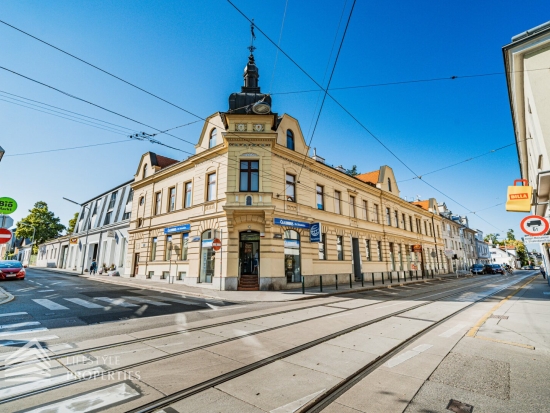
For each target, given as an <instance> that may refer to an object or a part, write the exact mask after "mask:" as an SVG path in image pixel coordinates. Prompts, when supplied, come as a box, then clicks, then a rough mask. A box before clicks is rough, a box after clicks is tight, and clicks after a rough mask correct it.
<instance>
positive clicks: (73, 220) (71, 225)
mask: <svg viewBox="0 0 550 413" xmlns="http://www.w3.org/2000/svg"><path fill="white" fill-rule="evenodd" d="M77 218H78V212H75V213H74V217H72V218H71V219H69V228H67V234H72V233H73V232H74V227H76V219H77Z"/></svg>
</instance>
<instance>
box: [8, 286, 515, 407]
mask: <svg viewBox="0 0 550 413" xmlns="http://www.w3.org/2000/svg"><path fill="white" fill-rule="evenodd" d="M501 278H502V277H501V276H493V277H490V278H485V279H483V280H479V281H478V280H476V281H474V282H472V283H468V284H467V285H464V286H460V287H458V288H455V289H453V290H445V291H440V292H435V293H434V291H433V290H432V291H424V292H421V293H418V294H412V295H410V296H406V297H399V298H398V297H396V298H394V299H391V298H389V299H386V300H383V301H379V302H376V303H369V304H366V305H364V306H358V307H353V308H349V309H342V311H340V312H337V313H330V314H323V315H320V316H316V317H312V318H308V319H305V320H298V321H295V322H292V323H288V324H284V325H281V326H276V327H271V328H265V329H262V330H258V331H255V332H251V333H247V334H243V335H239V336H236V337H231V338H227V339H222V340H220V341H216V342H213V343H209V344H205V345H202V346H197V347H193V348H190V349H186V350H182V351H179V352H175V353H171V354H166V355H164V356H160V357H155V358H152V359H149V360H144V361H141V362H137V363H133V364H128V365H125V366H123V367H119V368H113V369H109V370H105V371H103V372H98V373H97V374H92V375H90V376H88V377H86V376H82V377H79V378H76V379H74V380H68V381H66V382H62V383H58V384H55V385H52V386H47V387H43V388H40V389H36V390H33V391H29V392H26V393H24V394H18V395H14V396H11V397H7V398H4V399H2V400H0V405H2V404H6V403H9V402H13V401H16V400H20V399H24V398H27V397H30V396H35V395H39V394H43V393H47V392H50V391H53V390H57V389H61V388H63V387H67V386H70V385H74V384H78V383H80V382H84V381H88V380H92V379H96V378H101V377H103V376H107V375H109V374H112V373H113V372H115V373H116V372H123V371H125V370H135V369H136V368H138V367H140V366H144V365H146V364H151V363H155V362H159V361H163V360H167V359H170V358H174V357H176V356H180V355H183V354H187V353H192V352H194V351H199V350H204V349H207V348H209V347H214V346H217V345H220V344H225V343H229V342H232V341H236V340H241V339H244V338H247V337H251V336H254V335H257V334H262V333H266V332H269V331H274V330H278V329H282V328H285V327H290V326H293V325H297V324H301V323H306V322H309V321H312V320H317V319H321V318H325V317H329V316H332V315H335V314H342V313H345V312H349V311H353V310H357V309H360V308H365V307H369V306H373V305H376V304H383V303H386V302H391V301H398V299H404V300H407V299H409V298H414V297H416V298H414V299H412V300H411V301H419V300H423V299H427V298H430V297H433V296H437V295H441V294H445V293H447V292H449V291H456V290H459V291H457V292H454V293H452V294H447V295H445V296H443V297H440V298H438V299H435V300H430V301H427V302H425V303H420V304H417V305H414V306H411V307H407V308H405V309H402V310H398V311H395V312H393V313H389V314H386V315H384V316H381V317H378V318H376V319H372V320H369V321H367V322H364V323H361V324H358V325H355V326H353V327H349V328H346V329H343V330H339V331H337V332H335V333H332V334H330V335H327V336H324V337H321V338H319V339H317V340H314V341H312V342H309V343H306V344H304V345H301V346H298V347H296V348H293V349H290V350H287V351H284V352H282V353H279V354H276V355H274V356H271V357H268V358H266V359H263V360H260V361H258V362H255V363H252V364H250V365H247V366H244V367H242V368H240V369H237V370H234V371H232V372H228V373H226V374H224V375H221V376H217V377H215V378H212V379H210V380H207V381H206V382H203V383H200V384H198V385H196V386H192V387H190V388H188V389H184V390H182V391H180V392H186V391H190V392H191V393H190V394H187V395H185V396H184V397H181V398H179V399H178V400H181V399H183V398H186V397H189V396H191V395H193V394H196V393H198V392H200V391H202V390H204V389H205V388H209V387H213V386H215V385H217V384H219V383H223V382H225V381H228V380H230V379H231V378H234V377H238V376H240V375H242V374H246V373H247V372H249V371H252V370H255V369H257V368H260V367H263V366H264V365H267V364H270V363H272V362H273V361H276V360H279V359H281V358H285V357H288V356H290V355H292V354H296V353H298V352H300V351H303V350H305V349H307V348H311V347H314V346H315V345H318V344H321V343H323V342H325V341H328V340H331V339H332V338H335V337H337V336H339V335H342V334H346V333H348V332H351V331H354V330H357V329H359V328H362V327H365V326H368V325H371V324H375V323H377V322H380V321H383V320H385V319H387V318H390V317H394V316H396V315H399V314H402V313H404V312H408V311H411V310H414V309H416V308H420V307H423V306H425V305H429V304H432V303H433V302H436V301H441V300H444V299H446V298H449V297H453V296H456V295H460V294H462V293H463V292H465V291H468V290H469V289H472V288H475V287H478V286H481V285H483V284H487V283H488V282H490V281H492V280H494V279H501ZM522 279H523V278H522ZM447 284H448V283H446V284H442V285H443V286H444V285H447ZM422 296H423V297H422ZM356 299H357V298H350V300H356ZM350 300H345V301H340V303H342V302H347V301H350ZM330 304H336V303H329V304H320V305H315V306H310V307H306V308H302V309H309V308H312V307H319V306H327V305H330ZM292 311H296V310H289V311H286V312H292ZM286 312H278V313H279V314H280V313H286ZM271 315H276V314H275V313H270V314H269V316H271ZM254 318H261V317H254ZM239 321H240V320H234V321H231V322H227V323H220V325H228V324H233V323H236V322H239ZM211 327H213V325H209V326H206V327H201V328H200V329H204V328H211ZM195 331H196V330H195ZM185 332H187V331H185ZM177 334H182V332H177ZM162 336H164V335H162ZM155 338H156V336H155ZM152 339H153V338H145V339H139V340H138V341H137V342H140V343H142V342H146V341H149V340H152ZM133 343H135V341H134V340H132V341H131V343H129V344H133ZM121 345H125V344H117V345H116V346H114V345H113V346H107V347H105V346H101V347H100V348H99V349H100V350H101V349H105V348H113V347H120V346H121ZM90 352H92V350H90V349H86V350H84V351H79V352H76V354H75V355H82V354H85V353H86V354H88V353H90ZM63 357H67V355H60V356H59V357H58V359H60V358H63ZM24 364H29V363H24ZM30 364H32V362H30ZM211 381H213V382H214V383H215V384H209V383H210V382H211ZM197 386H199V387H200V389H199V390H193V389H195V387H197ZM180 392H178V393H180ZM167 397H169V396H167ZM170 403H172V402H170ZM170 403H168V404H170ZM166 405H167V404H164V406H166ZM147 411H153V410H147Z"/></svg>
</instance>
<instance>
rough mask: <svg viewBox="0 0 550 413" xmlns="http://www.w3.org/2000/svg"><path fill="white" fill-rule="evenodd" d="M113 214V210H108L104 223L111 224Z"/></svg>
mask: <svg viewBox="0 0 550 413" xmlns="http://www.w3.org/2000/svg"><path fill="white" fill-rule="evenodd" d="M111 215H113V213H112V212H107V213H106V214H105V221H104V222H103V225H109V224H110V223H111Z"/></svg>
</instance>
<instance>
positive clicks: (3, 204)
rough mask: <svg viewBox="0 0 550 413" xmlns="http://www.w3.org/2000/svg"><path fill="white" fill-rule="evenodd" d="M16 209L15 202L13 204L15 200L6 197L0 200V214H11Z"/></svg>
mask: <svg viewBox="0 0 550 413" xmlns="http://www.w3.org/2000/svg"><path fill="white" fill-rule="evenodd" d="M16 209H17V202H15V199H12V198H8V197H7V196H4V197H2V198H0V214H4V215H9V214H13V213H14V212H15V210H16Z"/></svg>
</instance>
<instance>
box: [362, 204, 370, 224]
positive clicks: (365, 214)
mask: <svg viewBox="0 0 550 413" xmlns="http://www.w3.org/2000/svg"><path fill="white" fill-rule="evenodd" d="M368 206H369V205H368V203H367V201H363V219H364V220H365V221H368V219H369V208H368Z"/></svg>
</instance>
